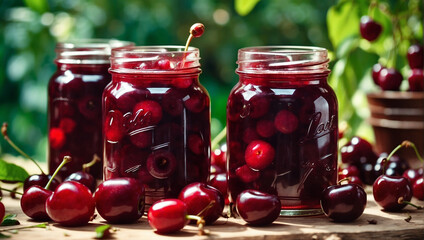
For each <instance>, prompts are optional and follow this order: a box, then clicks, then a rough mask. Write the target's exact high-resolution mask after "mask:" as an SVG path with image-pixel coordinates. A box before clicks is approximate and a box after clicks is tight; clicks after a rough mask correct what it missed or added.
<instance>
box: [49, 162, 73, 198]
mask: <svg viewBox="0 0 424 240" xmlns="http://www.w3.org/2000/svg"><path fill="white" fill-rule="evenodd" d="M70 161H72V158H71V157H70V156H64V157H63V161H62V163H60V165H59V166H58V167H57V168H56V171H54V173H53V175H52V177H51V178H50V179H49V182H48V183H47V185H46V187H45V189H46V190H49V188H50V184H51V183H52V181H53V179H54V178H55V177H56V175H57V174H58V173H59V170H60V169H61V168H62V167H63V166H64V165H65V164H67V163H68V162H70Z"/></svg>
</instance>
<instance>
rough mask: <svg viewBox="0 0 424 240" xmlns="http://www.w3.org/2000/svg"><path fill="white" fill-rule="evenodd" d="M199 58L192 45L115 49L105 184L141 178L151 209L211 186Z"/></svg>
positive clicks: (106, 103)
mask: <svg viewBox="0 0 424 240" xmlns="http://www.w3.org/2000/svg"><path fill="white" fill-rule="evenodd" d="M199 60H200V56H199V50H198V49H197V48H193V47H191V48H189V49H188V51H184V47H181V46H145V47H125V48H120V49H115V50H113V51H112V57H111V68H110V73H111V74H112V82H111V83H110V84H109V85H108V86H107V87H106V89H105V91H104V93H103V128H104V161H105V162H104V178H105V180H107V179H111V178H117V177H132V178H136V179H139V180H141V182H142V183H143V184H144V185H145V190H146V199H145V203H146V207H147V209H148V208H149V206H150V205H151V204H153V203H154V202H155V201H157V200H159V199H163V198H176V197H178V194H179V192H180V191H181V189H182V188H183V187H184V186H186V185H187V184H189V183H192V182H206V180H207V177H208V174H209V164H210V99H209V95H208V93H207V91H206V89H205V88H204V87H203V86H202V85H201V84H200V83H199V75H200V72H201V69H200V63H199Z"/></svg>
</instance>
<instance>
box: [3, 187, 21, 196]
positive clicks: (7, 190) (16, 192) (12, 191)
mask: <svg viewBox="0 0 424 240" xmlns="http://www.w3.org/2000/svg"><path fill="white" fill-rule="evenodd" d="M0 190H2V191H6V192H10V193H15V194H18V195H23V194H22V193H20V192H18V191H14V190H10V189H6V188H2V187H0Z"/></svg>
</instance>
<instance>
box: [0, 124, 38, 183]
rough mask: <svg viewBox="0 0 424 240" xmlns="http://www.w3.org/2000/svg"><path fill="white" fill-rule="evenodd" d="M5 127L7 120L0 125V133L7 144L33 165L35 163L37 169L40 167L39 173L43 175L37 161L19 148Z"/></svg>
mask: <svg viewBox="0 0 424 240" xmlns="http://www.w3.org/2000/svg"><path fill="white" fill-rule="evenodd" d="M7 127H8V124H7V122H4V123H3V125H2V126H1V134H3V137H4V139H5V140H6V141H7V142H8V143H9V145H10V146H11V147H12V148H13V149H15V150H16V151H17V152H18V153H19V154H21V155H22V156H24V157H25V158H27V159H29V160H31V161H32V162H33V163H34V164H35V165H37V167H38V169H40V171H41V173H42V174H44V175H45V173H44V171H43V169H42V168H41V167H40V165H38V163H37V161H35V159H33V158H32V157H30V156H29V155H28V154H26V153H25V152H24V151H23V150H22V149H20V148H19V147H18V146H17V145H16V144H15V143H14V142H13V141H12V140H11V139H10V138H9V135H8V134H7Z"/></svg>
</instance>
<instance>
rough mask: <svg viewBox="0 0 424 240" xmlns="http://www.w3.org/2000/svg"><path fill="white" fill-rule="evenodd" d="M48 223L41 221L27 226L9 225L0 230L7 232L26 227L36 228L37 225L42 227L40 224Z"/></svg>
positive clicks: (45, 224)
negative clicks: (9, 226)
mask: <svg viewBox="0 0 424 240" xmlns="http://www.w3.org/2000/svg"><path fill="white" fill-rule="evenodd" d="M48 224H49V223H48V222H42V223H37V224H35V225H29V226H18V227H11V228H6V229H0V232H8V231H13V230H19V229H26V228H38V227H42V226H47V225H48Z"/></svg>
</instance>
